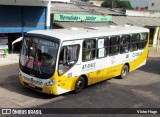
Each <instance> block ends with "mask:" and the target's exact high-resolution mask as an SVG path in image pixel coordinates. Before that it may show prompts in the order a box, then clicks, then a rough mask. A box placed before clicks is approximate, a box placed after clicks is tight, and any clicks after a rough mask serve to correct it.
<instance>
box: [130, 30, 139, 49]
mask: <svg viewBox="0 0 160 117" xmlns="http://www.w3.org/2000/svg"><path fill="white" fill-rule="evenodd" d="M133 35H139V39H137V41H136V42H132V40H134V39H132V36H133ZM139 40H140V33H133V34H131V36H130V52H134V51H137V50H138V49H139ZM132 44H136V45H137V46H136V47H137V48H136V50H133V49H132Z"/></svg>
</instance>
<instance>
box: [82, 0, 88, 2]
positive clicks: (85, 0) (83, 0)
mask: <svg viewBox="0 0 160 117" xmlns="http://www.w3.org/2000/svg"><path fill="white" fill-rule="evenodd" d="M81 1H82V2H88V1H89V0H81Z"/></svg>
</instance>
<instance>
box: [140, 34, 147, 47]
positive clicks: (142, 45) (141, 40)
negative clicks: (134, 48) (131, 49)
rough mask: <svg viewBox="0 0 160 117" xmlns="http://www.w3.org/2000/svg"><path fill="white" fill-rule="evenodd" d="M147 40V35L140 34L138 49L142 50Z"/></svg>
mask: <svg viewBox="0 0 160 117" xmlns="http://www.w3.org/2000/svg"><path fill="white" fill-rule="evenodd" d="M147 40H148V34H147V33H141V34H140V40H139V49H144V48H145V46H146V44H147Z"/></svg>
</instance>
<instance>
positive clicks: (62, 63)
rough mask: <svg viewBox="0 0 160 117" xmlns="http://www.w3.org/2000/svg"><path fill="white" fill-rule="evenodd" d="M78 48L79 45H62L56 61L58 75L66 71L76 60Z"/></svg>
mask: <svg viewBox="0 0 160 117" xmlns="http://www.w3.org/2000/svg"><path fill="white" fill-rule="evenodd" d="M79 48H80V46H79V45H69V46H63V47H62V49H61V52H60V55H59V63H58V64H59V65H58V71H59V75H62V74H64V73H66V72H67V71H68V70H69V69H70V68H71V67H72V66H73V65H74V64H75V63H76V62H77V61H78V56H79Z"/></svg>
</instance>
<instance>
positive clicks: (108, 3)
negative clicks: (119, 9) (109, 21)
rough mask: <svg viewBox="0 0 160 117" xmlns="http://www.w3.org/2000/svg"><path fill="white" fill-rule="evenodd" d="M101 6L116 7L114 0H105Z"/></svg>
mask: <svg viewBox="0 0 160 117" xmlns="http://www.w3.org/2000/svg"><path fill="white" fill-rule="evenodd" d="M101 7H110V8H111V7H116V3H115V1H114V0H105V1H104V2H103V3H102V4H101Z"/></svg>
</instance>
